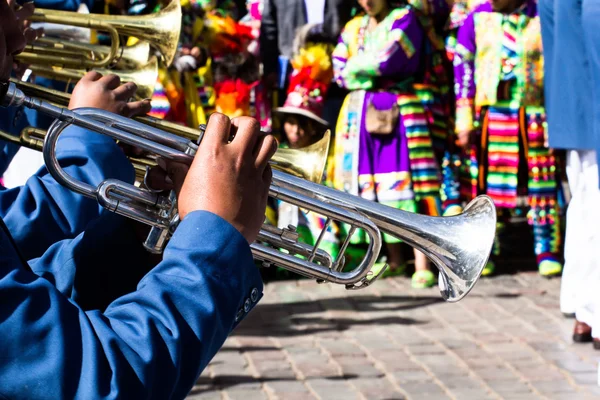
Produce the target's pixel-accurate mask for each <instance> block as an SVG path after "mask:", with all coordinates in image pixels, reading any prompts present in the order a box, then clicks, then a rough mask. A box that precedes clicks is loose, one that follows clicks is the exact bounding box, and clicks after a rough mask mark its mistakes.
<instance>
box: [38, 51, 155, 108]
mask: <svg viewBox="0 0 600 400" xmlns="http://www.w3.org/2000/svg"><path fill="white" fill-rule="evenodd" d="M29 69H31V71H32V72H33V73H34V74H35V75H38V76H43V77H46V78H50V79H57V80H61V81H65V82H67V83H71V82H73V81H78V80H80V79H81V78H83V76H84V75H85V74H86V72H87V71H85V70H76V69H65V68H57V67H52V66H45V65H30V66H29ZM95 71H97V72H99V73H100V74H102V75H108V74H115V75H118V76H119V78H121V81H122V82H135V83H136V84H137V90H136V93H135V97H136V98H138V99H149V98H151V97H152V95H153V94H154V88H155V86H156V81H157V80H158V60H157V59H156V57H154V56H153V57H152V58H150V61H149V62H148V63H147V64H146V65H145V66H143V67H141V68H137V69H133V70H119V71H117V70H109V69H95Z"/></svg>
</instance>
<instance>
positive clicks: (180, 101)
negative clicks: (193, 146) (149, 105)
mask: <svg viewBox="0 0 600 400" xmlns="http://www.w3.org/2000/svg"><path fill="white" fill-rule="evenodd" d="M218 3H219V5H218V7H217V6H216V4H215V2H214V1H213V2H201V1H184V2H182V10H183V24H182V32H181V40H180V47H181V48H187V49H192V48H193V47H198V48H200V49H201V50H202V51H203V52H204V55H205V57H206V64H205V65H203V66H199V67H198V68H197V69H195V70H191V71H189V70H183V71H181V72H178V71H176V70H174V68H170V69H169V70H164V71H161V73H160V79H159V83H158V84H157V88H156V93H155V98H154V100H155V101H154V102H153V103H154V104H153V105H154V109H153V110H152V114H153V115H155V116H157V117H164V118H167V119H170V120H174V121H177V122H181V123H185V124H186V125H188V126H192V127H195V126H198V125H199V124H205V123H206V121H207V119H208V116H209V115H210V114H211V113H212V112H215V111H216V112H222V113H224V114H226V115H228V116H230V117H236V116H240V115H250V116H256V117H257V118H258V119H259V120H260V121H261V123H262V125H263V127H266V126H268V125H269V124H270V119H269V110H268V109H267V108H266V106H265V105H266V104H268V101H266V100H265V99H264V95H263V91H262V89H261V87H260V85H259V63H258V61H257V60H256V57H255V56H254V55H252V54H251V53H249V52H248V51H247V50H248V49H247V47H248V45H249V44H250V43H251V42H252V41H253V40H255V39H256V38H255V37H254V36H253V35H252V28H251V27H250V26H245V25H242V24H240V23H238V22H236V21H235V19H234V18H233V17H232V6H233V4H232V3H231V2H218Z"/></svg>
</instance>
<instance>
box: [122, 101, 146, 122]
mask: <svg viewBox="0 0 600 400" xmlns="http://www.w3.org/2000/svg"><path fill="white" fill-rule="evenodd" d="M151 109H152V104H151V103H150V100H149V99H144V100H142V101H134V102H132V103H127V105H126V106H125V111H124V115H125V116H126V117H128V118H131V117H137V116H140V115H146V114H148V113H149V112H150V110H151Z"/></svg>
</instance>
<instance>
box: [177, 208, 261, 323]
mask: <svg viewBox="0 0 600 400" xmlns="http://www.w3.org/2000/svg"><path fill="white" fill-rule="evenodd" d="M207 246H210V247H211V253H212V257H214V258H215V259H217V260H218V262H206V263H202V265H198V266H199V267H201V268H202V269H203V270H204V271H203V272H204V273H205V274H210V275H212V276H213V277H214V278H216V279H222V280H226V281H228V285H227V286H228V287H230V289H231V290H235V292H241V293H243V295H242V296H241V297H240V299H239V301H238V304H237V312H236V315H235V323H234V325H233V328H235V327H236V326H237V325H238V324H239V323H240V322H241V321H242V320H243V319H244V318H245V317H246V315H248V313H249V312H250V311H251V310H252V309H253V308H254V307H255V306H256V304H257V303H258V301H259V300H260V299H261V298H262V296H263V282H262V278H261V275H260V272H259V270H258V267H257V266H256V265H255V263H254V258H253V256H252V252H251V250H250V246H249V245H248V242H247V241H246V238H244V236H242V234H241V233H240V232H239V231H238V230H237V229H235V228H234V227H233V225H231V224H230V223H229V222H227V221H226V220H224V219H223V218H221V217H219V216H218V215H216V214H213V213H211V212H208V211H193V212H191V213H189V214H188V215H186V216H185V218H184V219H183V220H182V221H181V222H180V223H179V225H178V226H177V229H176V230H175V232H174V233H173V236H172V237H171V240H170V241H169V244H168V245H167V247H166V249H165V257H167V256H168V255H169V249H177V250H178V251H182V250H183V251H190V252H193V251H194V250H195V249H198V248H199V247H203V248H204V250H205V251H206V247H207ZM212 257H211V258H212ZM212 261H214V260H212ZM204 264H206V265H204ZM234 288H235V289H234ZM233 328H232V329H233Z"/></svg>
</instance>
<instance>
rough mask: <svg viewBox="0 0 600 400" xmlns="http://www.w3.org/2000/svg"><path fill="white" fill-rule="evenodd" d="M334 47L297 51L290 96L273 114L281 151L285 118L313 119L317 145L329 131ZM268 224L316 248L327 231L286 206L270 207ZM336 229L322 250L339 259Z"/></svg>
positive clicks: (322, 224)
mask: <svg viewBox="0 0 600 400" xmlns="http://www.w3.org/2000/svg"><path fill="white" fill-rule="evenodd" d="M332 51H333V46H332V45H330V44H324V43H307V44H303V46H302V47H301V48H300V49H299V50H298V53H297V54H295V56H294V58H293V59H292V62H291V64H292V67H293V72H292V75H291V77H290V85H289V89H288V96H287V98H286V101H285V103H284V105H283V107H279V108H275V109H274V110H273V113H274V114H273V115H274V122H275V124H274V126H275V127H277V128H280V129H281V131H282V132H281V134H280V143H281V145H280V147H282V148H286V147H288V146H289V145H288V143H287V140H286V136H285V133H284V132H283V127H282V122H283V121H282V120H283V118H285V116H286V115H294V116H296V117H301V118H307V119H310V120H311V121H312V122H313V123H314V127H315V131H316V132H315V141H316V140H318V139H320V138H321V137H322V136H323V134H324V133H325V131H326V130H327V129H328V128H329V126H328V123H327V121H325V120H324V119H323V118H322V117H321V115H322V112H323V104H324V102H325V97H326V95H327V90H328V88H329V84H330V82H331V80H332V78H333V68H332V64H331V53H332ZM267 220H268V221H269V222H270V223H271V224H273V225H276V226H278V227H279V228H285V227H287V226H288V225H293V226H295V227H297V231H298V233H299V241H300V242H302V243H307V244H309V245H311V246H312V245H314V244H315V243H316V241H317V239H318V238H319V235H320V234H321V231H322V230H323V228H324V227H325V219H324V218H322V217H321V216H320V215H318V214H315V213H314V212H313V213H311V212H306V211H305V210H302V209H299V208H298V207H297V206H294V205H291V204H287V203H283V202H280V201H278V202H277V203H271V204H269V209H268V212H267ZM337 232H338V231H337V227H336V226H335V225H334V224H332V225H329V227H328V228H327V230H326V234H325V235H324V237H323V239H322V241H321V242H320V244H319V248H321V249H323V250H325V251H327V252H328V253H329V254H331V255H332V256H333V257H336V256H337V254H338V251H339V248H338V241H337V235H336V234H337Z"/></svg>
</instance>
